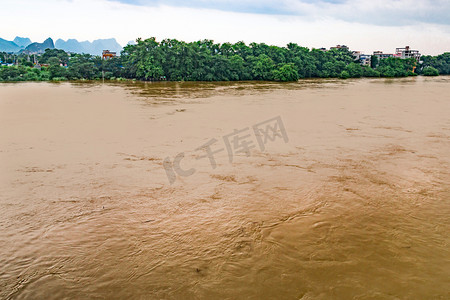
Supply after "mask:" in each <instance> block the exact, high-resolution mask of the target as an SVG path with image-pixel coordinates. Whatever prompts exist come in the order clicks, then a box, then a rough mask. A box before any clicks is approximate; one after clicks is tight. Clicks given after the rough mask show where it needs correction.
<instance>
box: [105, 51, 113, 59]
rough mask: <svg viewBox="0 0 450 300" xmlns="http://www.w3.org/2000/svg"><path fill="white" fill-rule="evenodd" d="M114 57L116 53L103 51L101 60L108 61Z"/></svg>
mask: <svg viewBox="0 0 450 300" xmlns="http://www.w3.org/2000/svg"><path fill="white" fill-rule="evenodd" d="M115 56H116V52H111V51H109V50H103V53H102V59H110V58H113V57H115Z"/></svg>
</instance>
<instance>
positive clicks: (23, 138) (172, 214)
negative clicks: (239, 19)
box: [0, 76, 450, 300]
mask: <svg viewBox="0 0 450 300" xmlns="http://www.w3.org/2000/svg"><path fill="white" fill-rule="evenodd" d="M0 165H1V169H0V216H1V217H0V298H1V299H118V298H121V299H303V300H306V299H450V247H449V242H450V235H449V232H450V169H449V168H450V77H445V76H440V77H436V78H424V77H415V78H404V79H358V80H303V81H299V82H298V83H288V84H280V83H264V82H240V83H188V82H187V83H99V82H97V83H95V82H94V83H92V82H75V83H3V84H1V85H0Z"/></svg>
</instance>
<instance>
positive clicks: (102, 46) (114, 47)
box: [55, 38, 122, 55]
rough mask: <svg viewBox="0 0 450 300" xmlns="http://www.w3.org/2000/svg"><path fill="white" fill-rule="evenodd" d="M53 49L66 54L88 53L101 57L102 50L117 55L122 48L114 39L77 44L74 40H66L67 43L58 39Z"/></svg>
mask: <svg viewBox="0 0 450 300" xmlns="http://www.w3.org/2000/svg"><path fill="white" fill-rule="evenodd" d="M55 48H58V49H62V50H64V51H67V52H75V53H88V54H92V55H101V54H102V51H103V50H110V51H114V52H117V54H119V53H120V51H122V46H120V44H119V43H117V41H116V39H114V38H111V39H98V40H94V41H93V42H89V41H83V42H79V41H77V40H76V39H68V40H67V41H64V40H62V39H58V40H57V41H56V43H55Z"/></svg>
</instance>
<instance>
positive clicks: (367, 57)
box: [359, 54, 372, 66]
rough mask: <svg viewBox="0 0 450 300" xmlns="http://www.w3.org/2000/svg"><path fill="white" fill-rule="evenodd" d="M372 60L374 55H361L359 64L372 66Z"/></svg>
mask: <svg viewBox="0 0 450 300" xmlns="http://www.w3.org/2000/svg"><path fill="white" fill-rule="evenodd" d="M371 59H372V55H370V54H361V55H359V62H360V63H361V65H363V66H370V61H371Z"/></svg>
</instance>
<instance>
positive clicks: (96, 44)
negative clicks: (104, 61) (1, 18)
mask: <svg viewBox="0 0 450 300" xmlns="http://www.w3.org/2000/svg"><path fill="white" fill-rule="evenodd" d="M47 48H50V49H53V48H58V49H62V50H64V51H67V52H73V53H88V54H92V55H101V54H102V52H103V50H109V51H112V52H117V54H120V51H122V50H123V48H122V46H120V44H119V43H117V41H116V39H114V38H111V39H98V40H94V41H93V42H89V41H83V42H79V41H77V40H76V39H68V40H67V41H64V40H62V39H58V40H56V42H55V43H54V44H53V40H52V39H51V38H48V39H46V40H45V41H44V42H43V43H32V42H31V40H30V39H29V38H23V37H18V36H17V37H16V38H15V39H14V41H7V40H5V39H2V38H0V52H14V53H15V52H28V53H44V52H45V49H47Z"/></svg>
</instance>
